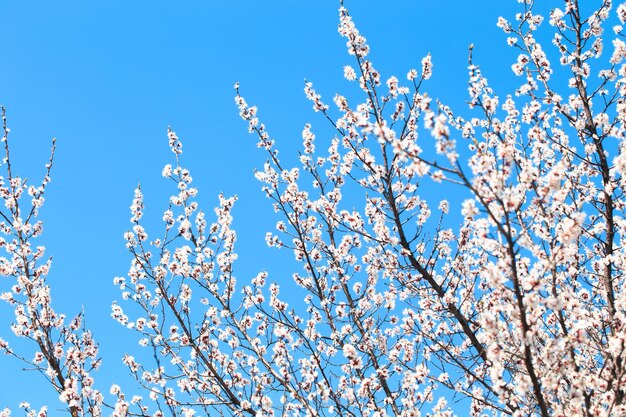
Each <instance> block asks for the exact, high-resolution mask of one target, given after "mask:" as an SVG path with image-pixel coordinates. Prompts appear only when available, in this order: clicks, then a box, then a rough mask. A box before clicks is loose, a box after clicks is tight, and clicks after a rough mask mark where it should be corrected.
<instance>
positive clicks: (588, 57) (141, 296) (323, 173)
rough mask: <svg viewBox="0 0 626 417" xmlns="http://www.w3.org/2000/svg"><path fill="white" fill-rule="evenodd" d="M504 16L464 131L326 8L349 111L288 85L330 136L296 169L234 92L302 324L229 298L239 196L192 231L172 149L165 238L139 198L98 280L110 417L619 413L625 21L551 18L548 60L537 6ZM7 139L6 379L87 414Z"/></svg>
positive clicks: (85, 382)
mask: <svg viewBox="0 0 626 417" xmlns="http://www.w3.org/2000/svg"><path fill="white" fill-rule="evenodd" d="M520 3H521V5H520V8H521V11H520V13H518V14H517V15H516V17H515V21H513V22H509V21H507V20H505V19H503V18H501V19H500V20H499V21H498V26H499V27H500V28H502V30H503V31H504V32H506V33H507V34H508V44H509V45H510V46H511V47H513V48H516V49H518V50H519V52H520V54H519V57H518V59H517V62H516V63H514V64H513V66H512V70H513V72H514V73H515V74H516V75H518V76H519V77H520V80H521V81H520V84H519V86H517V88H516V89H515V90H514V92H513V94H511V95H508V96H506V97H504V98H500V97H499V96H497V95H496V94H495V92H494V91H493V90H492V89H491V88H490V87H489V85H488V83H487V79H486V78H485V77H484V76H483V75H482V73H481V71H480V69H479V67H478V66H477V65H476V64H475V63H474V62H473V61H472V54H471V52H472V49H471V48H470V51H469V52H470V53H469V65H468V70H469V106H470V109H471V111H470V112H469V116H467V117H462V116H460V115H458V114H457V113H454V112H453V111H452V109H450V108H449V107H448V106H446V105H444V104H442V103H434V102H433V101H432V100H431V98H430V97H428V95H427V94H426V93H425V92H424V87H423V85H424V83H425V81H427V80H428V79H429V78H430V76H431V73H432V70H433V65H432V63H431V57H430V56H426V57H425V58H423V60H422V63H421V64H422V65H421V70H420V71H417V70H410V71H409V72H408V74H407V77H406V78H407V81H406V82H402V83H401V82H400V80H399V79H398V78H396V77H393V76H392V77H389V78H388V79H387V80H386V82H383V81H382V78H381V74H380V73H379V72H378V71H377V70H376V69H375V67H374V66H373V64H372V62H371V61H370V60H369V58H368V56H369V47H368V45H367V43H366V40H365V38H364V37H363V35H361V34H360V33H359V31H358V30H357V28H356V27H355V25H354V23H353V21H352V19H351V17H350V15H349V13H348V11H347V10H346V8H344V7H343V5H342V6H341V8H340V9H339V15H340V23H339V33H340V35H341V36H343V37H344V38H345V39H346V41H347V48H348V52H349V54H351V55H353V56H354V64H353V65H352V66H346V67H345V68H344V75H345V77H346V78H347V79H348V80H351V81H354V82H355V84H356V85H357V86H358V87H357V89H358V91H359V92H360V94H361V96H362V101H361V102H360V103H357V104H351V103H349V102H348V99H347V98H346V97H344V96H341V95H336V96H335V97H334V100H333V101H334V105H335V107H336V108H335V107H333V109H332V110H331V106H330V105H328V104H326V103H325V102H324V101H323V100H322V98H321V96H320V95H319V94H317V93H316V91H315V90H314V89H313V86H312V84H310V83H307V84H306V86H305V94H306V96H307V98H308V99H309V100H310V101H311V102H312V105H313V109H314V110H315V111H316V112H318V113H320V114H321V115H322V117H323V118H324V119H326V120H327V122H328V123H329V124H330V125H331V126H332V129H334V131H335V136H334V137H333V138H332V139H330V140H328V141H327V142H323V144H320V143H319V141H318V140H317V139H316V136H315V134H314V132H313V128H312V126H311V125H308V124H307V125H306V126H305V127H304V130H303V132H302V140H303V150H302V152H301V154H300V166H299V167H287V166H285V165H284V163H283V162H281V160H280V159H279V157H278V151H277V150H276V146H275V143H274V141H273V139H272V138H271V136H270V135H269V133H268V132H267V130H266V128H265V126H264V125H263V124H262V123H261V122H260V121H259V119H258V117H257V113H258V112H257V108H256V107H254V106H249V105H248V104H247V103H246V101H245V100H244V98H243V97H242V96H241V95H240V92H239V86H238V85H237V86H236V89H237V95H236V103H237V105H238V108H239V112H240V115H241V117H242V118H243V119H244V120H246V121H247V122H248V127H249V130H250V132H251V133H253V134H254V135H255V136H256V137H257V139H258V147H259V148H261V149H263V150H264V151H265V152H266V155H267V162H266V163H265V164H264V166H263V169H262V170H259V171H258V172H257V173H256V177H257V179H258V180H259V181H260V182H261V183H262V184H263V191H264V192H265V194H266V195H267V197H268V198H269V199H270V200H271V201H272V204H273V207H274V209H275V211H276V213H277V214H278V216H279V217H280V220H279V221H278V223H277V224H276V229H277V231H278V233H277V234H274V233H268V234H267V238H266V242H267V244H268V245H270V246H273V247H276V248H279V249H281V250H283V251H284V250H289V251H292V252H293V254H294V256H295V258H296V260H297V261H299V262H300V263H301V264H302V268H301V269H300V270H297V271H294V272H293V275H292V276H293V280H294V282H295V285H296V286H297V287H298V288H299V289H300V291H301V293H300V296H301V299H302V303H300V304H296V303H293V301H292V300H293V299H294V298H293V296H289V297H285V296H283V295H282V294H281V287H280V286H279V285H278V284H277V283H270V282H271V280H270V278H269V277H268V274H267V273H266V272H263V271H261V272H259V274H258V275H257V276H256V277H254V278H253V279H251V280H246V279H245V278H244V279H243V283H241V281H242V279H240V284H239V285H238V284H237V280H236V262H235V260H236V258H237V255H236V248H235V242H236V233H235V231H234V230H233V229H232V228H231V223H232V215H231V212H232V209H233V206H234V204H235V201H236V198H234V197H225V196H220V197H219V205H218V207H216V208H215V220H213V221H211V220H208V219H207V216H205V213H204V212H203V211H202V209H201V208H200V207H199V205H198V202H197V201H196V195H197V190H196V189H195V188H194V187H193V186H192V177H191V175H190V173H189V171H188V170H186V169H185V168H184V167H183V166H182V165H181V154H182V145H181V142H180V141H179V139H178V137H177V136H176V135H175V133H174V132H172V131H170V132H169V144H170V148H171V150H172V152H173V153H174V155H175V163H174V164H172V165H167V166H166V167H165V168H164V170H163V176H164V177H165V178H167V179H169V180H171V181H172V182H173V184H174V185H175V186H176V191H175V193H174V194H173V195H172V197H171V198H170V205H169V207H168V208H167V210H166V211H165V213H164V215H163V222H164V224H165V225H164V230H163V231H162V232H161V234H157V235H156V237H154V236H155V235H154V234H153V233H152V232H151V233H150V236H151V238H149V237H148V232H147V231H146V230H145V228H144V227H143V225H142V215H143V210H144V207H143V196H142V192H141V190H140V188H139V187H138V188H137V190H136V191H135V198H134V200H133V203H132V206H131V212H132V217H131V222H132V230H130V231H129V232H128V233H127V234H126V235H125V238H126V242H127V248H128V250H129V251H130V253H131V254H132V261H131V267H130V270H129V272H128V275H127V277H124V278H116V279H115V283H116V285H118V286H119V287H120V289H121V291H122V299H123V300H122V301H121V302H120V303H114V305H113V311H112V315H113V317H114V318H115V319H116V320H117V321H118V322H120V323H121V324H122V325H124V326H125V327H126V328H129V329H131V330H132V331H134V332H136V333H137V334H138V335H139V341H140V345H141V346H143V347H144V350H145V352H141V351H139V352H137V353H135V354H134V355H132V356H131V355H127V356H126V357H125V358H124V362H125V363H126V365H127V366H128V368H129V370H130V372H131V373H132V375H134V376H135V377H136V379H137V381H138V382H139V384H140V385H141V386H142V388H143V391H142V393H141V395H134V396H132V397H129V396H127V395H126V394H124V392H123V391H122V389H121V388H120V387H118V386H113V387H112V388H111V394H112V395H114V397H115V398H116V400H115V402H114V403H113V404H111V405H110V406H109V407H108V408H110V409H111V410H112V413H113V414H112V415H115V416H124V415H129V414H135V415H154V416H162V415H166V414H167V415H172V416H179V415H183V416H193V415H204V414H206V415H209V414H212V413H218V414H220V415H223V414H225V415H251V416H265V415H277V414H279V415H290V416H291V415H294V416H295V415H307V416H318V415H338V416H346V417H349V416H360V415H364V416H385V415H396V416H419V415H424V414H426V415H431V416H450V415H452V414H453V411H452V409H451V408H450V407H451V406H450V404H449V403H450V402H451V400H452V399H453V398H454V399H456V398H462V399H465V400H462V401H461V402H460V403H459V404H458V406H456V407H455V409H458V410H462V413H463V414H469V415H472V416H486V415H512V416H542V417H548V416H563V417H565V416H568V417H569V416H621V415H626V398H625V394H626V392H625V390H626V366H625V364H624V361H625V360H626V357H625V355H626V353H625V349H626V345H625V343H626V342H625V338H626V327H625V325H626V317H625V315H624V313H625V309H626V288H624V276H623V273H622V271H623V270H624V268H625V267H626V252H625V251H626V249H624V243H625V242H624V239H625V237H626V236H625V234H624V232H623V231H624V230H625V228H626V220H625V219H624V207H625V204H626V197H625V194H624V191H625V189H626V183H625V180H624V178H626V177H625V175H626V145H624V143H626V142H624V141H623V139H624V138H625V134H626V131H625V124H624V123H625V121H626V101H625V96H626V64H623V63H622V62H623V60H624V58H626V43H625V42H624V41H623V37H624V34H623V32H622V27H621V26H620V25H619V24H616V25H615V26H613V27H612V28H610V29H607V27H608V26H610V25H611V22H612V21H613V22H614V23H617V22H618V21H619V22H621V23H624V22H625V21H626V3H624V4H621V5H619V6H617V7H615V8H613V6H614V5H613V2H612V1H610V0H602V1H596V2H594V4H595V7H596V8H595V9H594V10H591V11H586V9H585V11H583V10H581V7H580V5H579V2H578V1H577V0H566V1H564V2H563V5H562V6H561V7H560V8H556V9H553V10H552V11H551V12H550V13H549V22H548V24H549V26H550V27H551V30H552V32H553V38H552V42H553V44H554V45H555V47H556V48H554V49H550V50H549V49H548V48H547V47H546V48H545V49H544V47H542V46H541V44H540V43H539V41H538V40H537V37H536V33H537V32H538V31H539V29H540V28H542V27H543V26H546V23H545V22H544V18H543V17H542V16H541V14H540V13H539V12H538V11H537V10H535V9H536V7H535V5H534V2H533V1H532V0H525V1H520ZM606 32H609V33H610V32H612V33H613V35H610V37H611V38H612V39H611V42H610V43H609V44H608V46H607V47H608V48H609V49H610V51H609V54H608V55H610V57H608V58H607V57H606V54H605V55H603V54H602V53H603V49H604V45H606V44H607V41H606V39H605V38H603V36H606V35H607V33H606ZM542 36H543V35H542ZM552 55H555V57H552ZM555 58H556V59H558V60H559V64H560V65H556V66H552V64H551V61H554V60H555ZM422 126H423V127H422ZM424 133H426V134H424ZM428 133H429V134H428ZM7 134H8V129H6V124H5V135H4V136H5V138H4V144H5V150H6V152H7V158H6V162H5V167H6V168H7V176H6V177H5V179H4V182H3V183H2V184H1V187H2V188H0V190H1V192H2V196H3V198H4V200H5V206H6V210H8V211H5V212H3V217H4V220H5V221H4V223H2V229H3V232H4V233H5V235H7V236H9V239H5V240H3V241H2V244H3V246H4V247H5V248H6V249H7V251H8V253H9V254H10V257H9V258H6V259H3V260H2V262H1V263H0V265H2V271H3V274H5V275H10V276H14V277H15V278H16V280H17V281H16V282H17V284H16V285H15V286H14V287H13V288H12V290H11V291H10V292H8V293H5V294H4V295H3V298H4V299H5V300H7V301H9V302H10V303H11V304H13V305H15V311H16V324H15V325H14V326H13V328H14V331H15V332H16V334H18V335H21V336H25V337H27V338H29V339H31V340H33V341H34V342H35V343H36V345H37V347H38V349H39V353H37V354H36V356H35V359H34V360H32V361H31V360H29V359H26V358H25V357H22V360H24V361H27V362H29V363H31V364H32V365H33V366H35V367H36V368H37V369H40V370H41V371H43V372H44V373H45V374H46V375H47V377H48V378H49V380H50V382H51V383H52V384H53V385H54V386H55V388H56V389H57V390H58V392H59V393H60V395H61V397H60V399H61V401H63V402H65V403H66V404H67V406H68V410H69V411H70V413H71V414H72V415H73V416H75V415H94V416H95V415H100V414H101V413H103V411H102V410H103V409H104V408H103V405H105V403H104V400H103V396H102V394H100V393H99V392H98V391H96V390H94V389H93V388H92V386H93V382H92V379H91V377H90V376H89V372H90V371H91V369H92V368H94V367H97V364H98V361H97V349H96V348H95V345H94V344H93V342H92V340H91V337H90V334H89V332H87V331H86V330H85V329H83V328H82V327H81V324H80V323H81V320H80V316H79V317H78V318H77V319H75V320H74V321H72V322H71V324H69V325H66V324H65V322H64V320H63V318H62V316H60V315H57V314H56V313H54V312H53V311H52V309H51V307H50V306H49V294H48V289H47V287H46V286H45V280H44V278H45V274H46V272H47V269H48V266H47V265H48V264H43V265H40V264H38V261H40V260H41V259H42V256H43V249H38V250H37V251H36V252H35V251H33V250H32V249H31V245H30V241H31V240H32V239H33V238H35V237H36V235H37V234H38V231H39V230H40V227H38V226H37V225H38V224H39V223H34V221H35V220H34V219H35V217H36V215H37V207H39V206H40V205H41V203H42V201H43V200H42V195H43V192H44V189H45V185H46V184H47V178H48V176H47V175H46V180H45V181H44V183H43V184H42V186H41V187H39V188H33V187H31V188H28V192H29V195H30V196H31V197H32V204H31V207H32V208H31V209H29V210H30V211H28V210H27V211H28V213H30V214H28V215H27V214H26V211H24V209H23V208H21V206H19V205H18V201H20V197H21V194H22V191H23V190H26V189H27V187H26V184H25V182H24V181H22V180H20V179H19V178H17V177H14V176H13V175H12V173H11V166H10V163H9V154H8V152H9V151H8V149H9V148H8V143H7V139H6V138H7ZM431 137H432V138H431ZM321 146H324V147H325V148H327V150H326V151H321V152H320V151H319V148H320V147H321ZM431 181H434V182H436V183H438V182H443V183H446V184H448V185H449V186H451V187H458V189H459V190H460V191H459V193H462V194H463V195H465V196H466V197H465V199H464V201H463V203H462V206H461V207H454V206H452V207H451V204H450V203H449V202H448V201H446V200H439V201H435V202H434V203H435V205H434V206H433V201H431V200H433V198H432V197H433V196H429V195H424V194H423V193H421V192H420V191H421V190H420V187H421V186H425V184H427V183H428V182H431ZM435 210H436V212H438V214H436V215H434V214H433V211H435ZM456 225H458V227H456ZM37 265H39V266H37ZM290 301H291V304H290ZM0 347H2V348H3V349H5V350H6V351H7V352H10V353H12V354H13V355H16V356H19V355H18V354H17V353H14V352H13V351H12V350H10V348H9V347H8V345H7V344H6V343H5V342H2V344H0ZM146 352H147V353H146ZM146 358H147V359H146ZM453 394H454V395H453ZM42 413H43V414H45V410H44V411H42Z"/></svg>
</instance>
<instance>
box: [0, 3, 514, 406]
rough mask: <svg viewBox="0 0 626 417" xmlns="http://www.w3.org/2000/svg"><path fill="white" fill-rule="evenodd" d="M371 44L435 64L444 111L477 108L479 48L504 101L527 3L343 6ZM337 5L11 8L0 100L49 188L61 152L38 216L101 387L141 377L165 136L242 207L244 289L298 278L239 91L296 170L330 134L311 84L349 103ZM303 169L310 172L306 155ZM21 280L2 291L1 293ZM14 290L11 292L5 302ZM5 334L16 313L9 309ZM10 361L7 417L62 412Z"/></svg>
mask: <svg viewBox="0 0 626 417" xmlns="http://www.w3.org/2000/svg"><path fill="white" fill-rule="evenodd" d="M346 5H347V7H348V8H349V9H350V11H351V14H352V15H353V17H354V19H355V21H356V23H357V26H358V27H359V29H360V30H361V32H363V33H364V34H365V36H366V37H367V38H368V41H369V43H370V45H371V48H372V59H373V61H374V64H375V66H376V67H377V68H378V69H379V70H381V71H382V73H383V78H384V79H386V78H387V77H388V76H390V75H397V76H398V77H399V78H404V75H405V74H406V72H407V71H408V70H409V69H410V68H413V67H419V63H420V60H421V58H422V57H423V56H424V55H426V54H427V53H429V52H430V53H431V54H432V57H433V63H434V75H433V77H432V79H431V81H430V82H429V83H428V85H427V86H426V89H427V91H429V94H430V95H431V96H434V97H437V98H441V99H442V101H444V102H446V103H448V104H450V105H452V106H453V107H454V108H457V109H462V108H463V107H464V105H463V102H464V100H465V99H466V79H467V78H466V68H465V67H466V63H467V47H468V45H469V44H470V43H474V44H475V46H476V47H475V50H474V57H475V61H476V62H477V63H479V64H480V65H481V66H482V68H483V72H484V73H485V74H486V75H487V76H488V77H489V78H490V80H491V82H492V85H493V86H494V87H495V88H496V90H498V89H500V90H501V91H503V92H509V91H510V89H505V88H504V87H505V86H506V85H507V84H509V83H510V81H512V80H513V75H512V73H511V71H510V69H509V68H510V64H511V63H512V61H513V60H514V57H515V53H514V51H513V50H511V49H510V48H507V47H506V36H505V35H504V34H503V33H502V32H501V31H500V30H499V29H498V28H496V26H495V23H496V20H497V17H498V16H500V15H503V16H505V17H508V18H512V17H513V15H514V13H515V11H516V8H517V2H515V1H510V2H504V1H501V0H475V1H472V2H462V1H458V0H438V1H431V0H428V1H427V0H423V1H414V0H395V1H393V2H391V1H390V2H380V1H375V0H359V1H356V0H352V1H347V2H346ZM337 8H338V1H330V0H323V1H320V0H317V1H310V0H301V1H296V2H294V1H286V0H285V1H283V0H281V1H274V0H270V1H266V2H260V1H249V0H245V1H244V0H239V1H235V0H234V1H230V2H224V1H222V2H217V1H215V2H207V1H191V0H190V1H180V2H175V1H169V2H166V1H161V0H151V1H148V0H132V1H121V0H109V1H106V2H105V1H101V2H95V1H77V0H73V1H72V0H65V1H57V0H46V1H43V0H41V1H39V0H33V1H14V2H9V1H5V2H0V15H1V16H2V24H1V25H0V45H1V49H0V51H1V54H2V58H0V103H2V104H3V105H5V106H6V107H7V114H8V118H9V125H10V127H11V129H12V136H11V141H12V144H11V146H12V152H13V158H14V163H15V165H16V168H15V169H16V170H17V172H18V173H19V174H20V175H22V176H25V177H28V178H32V179H33V180H38V179H39V178H40V177H41V175H42V174H43V172H44V168H43V165H44V164H45V162H46V161H47V155H48V152H49V145H50V140H51V138H52V137H56V138H57V140H58V142H57V144H58V148H57V154H56V162H55V165H54V168H53V172H52V179H53V181H52V183H51V185H50V187H49V189H48V193H47V195H46V204H45V206H44V209H43V210H42V211H41V216H42V219H43V220H44V221H45V225H44V230H45V233H44V237H43V238H42V239H41V243H43V244H45V245H46V247H47V250H48V255H50V256H53V259H54V261H53V270H52V273H51V275H50V278H49V282H50V285H51V287H52V295H53V300H54V305H55V307H56V308H57V310H59V311H63V312H66V313H67V314H68V315H71V314H72V313H76V312H78V311H80V309H81V308H84V310H85V312H86V316H87V323H88V326H89V327H90V328H91V329H92V330H93V332H94V333H95V337H96V340H98V341H99V342H100V345H101V352H102V354H103V357H104V365H103V370H102V371H101V372H99V373H98V374H96V378H97V379H96V380H97V381H99V382H98V385H99V388H101V389H103V390H106V391H108V385H109V383H110V382H111V381H113V380H121V379H122V378H120V375H125V374H126V371H125V369H124V368H123V366H122V365H121V363H120V358H121V356H122V354H123V353H124V352H125V351H132V350H133V349H135V342H134V339H130V340H128V339H126V340H128V342H127V341H126V340H125V339H124V338H125V337H126V336H129V333H128V332H125V331H124V329H122V328H121V327H120V326H119V325H117V324H116V323H114V322H113V320H112V319H110V317H109V315H110V305H111V301H112V300H114V299H119V292H118V290H117V289H116V288H115V287H114V286H113V284H112V281H113V277H114V276H118V275H124V274H125V273H126V272H127V269H128V265H129V261H130V256H129V254H128V253H127V251H126V249H125V247H124V241H123V239H122V234H123V232H124V231H126V230H127V229H128V228H129V225H130V223H129V210H128V207H129V205H130V203H131V199H132V196H133V189H134V187H135V186H136V185H137V183H138V182H141V184H142V189H143V190H144V193H145V195H146V211H147V214H146V215H147V217H148V219H151V218H152V219H158V218H159V217H160V216H161V213H162V210H163V209H164V208H165V207H166V203H167V198H168V192H170V191H172V190H171V188H166V186H167V183H166V182H164V181H163V180H162V179H161V175H160V173H161V169H162V167H163V165H164V164H165V163H168V162H171V161H170V155H171V154H170V152H169V151H168V147H167V136H166V130H167V127H168V126H170V125H171V126H172V128H173V129H174V130H175V131H176V132H177V133H178V135H179V137H180V138H181V139H182V140H183V143H184V150H185V154H184V155H183V157H184V164H185V165H186V166H187V167H188V168H189V169H190V170H191V172H192V175H193V176H194V179H195V182H196V185H197V186H198V187H199V189H200V201H201V202H202V204H203V206H204V209H205V211H207V212H210V211H211V207H212V206H213V205H214V204H215V202H216V195H217V194H218V193H219V192H224V193H225V194H226V195H233V194H237V195H238V196H239V202H238V204H237V208H236V210H235V223H234V226H235V228H236V229H237V231H238V234H239V240H238V242H239V254H240V262H239V268H240V269H239V271H238V273H237V275H238V276H239V279H240V282H243V281H246V280H247V279H249V278H250V277H253V276H254V275H255V274H256V272H258V271H260V270H263V269H267V270H269V271H270V273H271V275H270V277H273V278H274V279H275V280H278V281H280V280H281V279H288V280H290V278H289V277H290V276H291V273H292V272H293V271H292V270H291V269H289V267H285V266H282V264H283V263H289V262H291V259H292V255H291V254H289V253H287V252H276V251H274V250H270V249H267V248H266V247H265V244H264V235H265V232H266V231H268V230H273V228H274V223H275V220H276V219H275V217H274V215H273V212H272V209H271V206H270V204H269V202H268V201H267V200H266V199H265V198H264V196H263V193H262V192H261V190H260V186H259V184H257V183H256V181H255V180H254V178H253V175H252V174H253V170H254V168H257V167H261V166H262V164H263V162H264V161H265V155H264V154H263V153H262V152H260V151H259V150H257V149H256V147H255V140H254V138H252V137H250V136H249V135H248V133H247V128H246V125H245V123H244V122H242V121H241V120H240V119H239V117H238V112H237V109H236V107H235V104H234V101H233V97H234V91H233V89H232V86H233V84H234V83H235V82H237V81H239V82H240V83H241V89H242V93H243V95H244V96H245V97H246V99H247V100H248V102H249V103H254V104H256V105H258V107H259V109H260V117H261V119H262V120H263V121H264V122H265V123H266V125H267V126H268V129H269V131H270V133H271V134H272V135H273V136H274V137H275V138H276V140H277V142H278V147H279V149H280V150H281V154H282V155H284V156H285V158H287V159H289V156H288V155H291V156H292V157H293V156H294V155H295V152H296V151H297V149H298V147H299V146H300V132H301V130H302V127H303V126H304V124H305V123H306V122H311V123H312V124H313V126H314V128H315V127H318V126H319V127H323V126H325V125H324V121H323V120H322V118H321V117H320V116H319V114H315V113H313V111H312V110H311V106H310V103H309V102H308V101H307V100H306V99H305V97H304V94H303V86H304V82H303V81H304V79H305V78H306V79H308V80H309V81H313V82H314V84H315V87H316V89H317V90H318V92H319V93H321V94H322V96H323V97H326V98H327V99H329V101H330V98H332V96H333V95H334V93H335V92H342V93H344V94H350V91H353V90H352V89H353V88H354V85H353V84H349V83H348V82H347V81H345V80H343V77H342V68H343V66H344V65H346V64H353V62H352V57H350V56H348V55H347V54H346V52H345V46H344V45H345V42H344V40H343V39H342V38H340V37H339V35H338V34H337V29H336V28H337V21H338V18H337V15H338V14H337ZM293 159H295V158H293ZM8 285H10V283H9V282H8V281H7V280H6V279H3V280H0V287H2V288H6V287H7V286H8ZM2 291H4V289H3V290H2ZM0 317H1V318H2V322H3V323H4V324H2V325H0V337H5V338H9V337H8V335H9V333H10V329H9V326H8V324H9V319H10V318H11V317H12V311H11V309H10V307H9V306H7V305H0ZM20 368H21V365H20V364H18V363H16V362H15V361H14V360H12V359H9V358H5V357H0V388H1V389H0V409H1V408H2V407H4V406H11V407H15V406H16V405H17V404H18V403H19V402H20V401H22V400H28V401H31V402H32V403H33V405H41V404H43V403H44V402H45V400H46V399H48V398H50V399H51V400H50V401H49V403H50V406H51V408H52V409H54V407H55V406H56V403H55V401H56V395H54V393H52V392H51V389H50V388H49V387H47V386H45V385H44V384H41V383H40V382H41V381H42V380H43V379H42V378H41V377H40V376H38V375H35V374H34V373H32V372H31V373H23V372H22V373H18V370H19V369H20Z"/></svg>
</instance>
